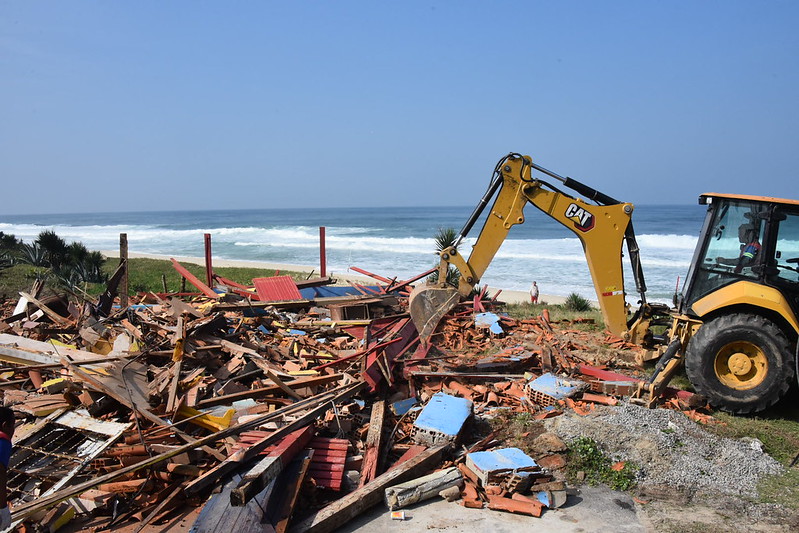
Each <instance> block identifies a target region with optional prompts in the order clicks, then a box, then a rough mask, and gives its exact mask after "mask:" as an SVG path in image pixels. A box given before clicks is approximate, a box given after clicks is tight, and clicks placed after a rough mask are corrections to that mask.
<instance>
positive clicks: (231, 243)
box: [0, 223, 697, 299]
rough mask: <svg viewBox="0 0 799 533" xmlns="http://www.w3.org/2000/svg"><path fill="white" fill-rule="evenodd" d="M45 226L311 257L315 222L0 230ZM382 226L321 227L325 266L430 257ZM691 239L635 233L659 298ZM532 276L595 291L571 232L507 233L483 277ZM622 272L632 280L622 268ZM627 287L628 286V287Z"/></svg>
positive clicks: (411, 270)
mask: <svg viewBox="0 0 799 533" xmlns="http://www.w3.org/2000/svg"><path fill="white" fill-rule="evenodd" d="M46 229H49V230H53V231H55V232H56V233H57V234H58V235H60V236H61V237H62V238H64V239H65V240H66V241H68V242H70V241H73V240H75V241H80V242H83V243H84V244H85V245H86V246H88V247H89V248H91V249H114V248H116V247H117V246H118V243H119V234H120V233H126V234H127V238H128V243H129V247H130V250H131V252H140V253H155V254H164V255H170V254H172V255H201V254H202V247H203V234H205V233H210V234H211V235H212V240H213V250H214V255H215V256H217V257H219V258H224V259H245V260H252V261H273V262H281V263H289V264H316V263H317V261H318V248H319V228H318V227H317V226H307V225H297V226H272V227H258V226H255V225H252V224H246V223H245V224H243V225H241V226H228V227H222V228H210V227H201V228H190V227H189V228H180V227H178V228H174V227H172V228H167V227H160V226H158V225H155V224H132V225H122V224H114V225H67V224H55V225H39V224H12V223H0V231H3V232H4V233H10V234H14V235H15V236H17V237H18V238H21V239H23V240H24V241H26V242H30V241H33V240H34V239H35V238H36V236H37V235H38V234H39V233H40V232H41V231H43V230H46ZM389 231H392V230H391V228H382V229H380V228H363V227H349V226H345V225H341V226H328V227H327V228H326V236H325V240H326V248H327V254H328V265H329V268H330V269H331V270H332V269H336V270H338V271H339V272H340V271H342V270H346V268H347V267H349V266H353V265H354V266H360V267H362V268H366V269H367V270H370V271H373V272H376V273H379V274H381V275H387V276H392V277H393V276H398V277H400V278H403V277H405V278H406V277H410V276H412V275H415V274H419V273H420V272H423V271H424V270H427V269H429V268H430V267H432V266H433V265H434V264H435V263H436V261H437V259H436V256H435V253H434V251H435V243H434V239H433V238H422V237H414V236H404V235H390V236H387V235H386V233H387V232H389ZM431 233H432V232H431ZM553 237H554V236H553ZM696 242H697V238H696V237H694V236H690V235H655V234H643V235H639V236H638V243H639V246H640V248H641V259H642V264H643V267H644V270H645V273H646V275H647V281H648V284H649V287H650V291H651V292H652V293H655V294H657V295H660V298H661V299H662V298H666V297H668V295H670V294H671V292H673V290H674V284H675V282H676V278H677V276H684V274H685V272H686V271H687V269H688V266H689V264H690V261H691V256H692V255H693V250H694V248H695V246H696ZM474 243H475V239H474V238H470V239H466V240H465V242H464V243H462V244H461V247H460V249H461V252H462V253H464V254H466V255H468V254H469V253H470V251H471V249H472V246H473V245H474ZM533 279H535V280H537V281H538V283H539V286H541V291H542V292H543V293H546V294H553V295H566V294H568V293H570V292H578V293H580V294H583V295H586V296H591V297H593V294H594V290H593V285H592V284H591V279H590V276H589V274H588V267H587V265H586V262H585V256H584V254H583V248H582V245H581V243H580V241H579V240H578V239H577V238H575V237H566V238H564V237H561V236H557V237H554V238H550V239H546V238H543V239H540V238H536V239H529V238H528V239H518V238H516V239H513V238H511V239H507V240H506V241H505V242H504V243H503V244H502V246H501V247H500V249H499V251H498V252H497V254H496V257H495V259H494V261H493V262H492V263H491V265H490V266H489V268H488V270H487V271H486V274H485V276H484V277H483V280H482V282H483V283H484V284H488V285H490V286H492V287H503V288H506V289H509V290H527V289H528V288H529V285H530V282H531V281H532V280H533ZM626 279H627V280H631V274H630V272H629V268H628V269H627V273H626ZM627 290H628V292H633V291H632V288H631V286H628V288H627Z"/></svg>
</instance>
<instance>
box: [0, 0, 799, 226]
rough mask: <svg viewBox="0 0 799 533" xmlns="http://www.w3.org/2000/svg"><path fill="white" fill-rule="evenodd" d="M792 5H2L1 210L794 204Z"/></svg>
mask: <svg viewBox="0 0 799 533" xmlns="http://www.w3.org/2000/svg"><path fill="white" fill-rule="evenodd" d="M798 23H799V3H796V2H788V1H783V2H780V1H764V2H754V1H751V2H736V1H669V2H648V1H630V2H622V1H607V2H598V1H585V2H581V1H562V2H552V1H546V2H544V1H527V2H489V1H482V2H454V1H453V2H424V3H422V2H412V1H409V2H381V1H370V2H352V1H340V2H310V1H307V2H300V1H298V2H285V1H282V2H271V1H263V2H244V1H240V2H199V1H198V2H188V1H185V2H150V1H138V2H111V1H104V2H89V1H84V2H23V1H15V2H7V1H0V100H1V101H2V105H1V106H0V176H2V183H3V196H4V200H5V201H4V202H3V208H2V209H3V211H5V212H6V213H9V214H11V213H14V214H22V213H42V212H81V211H100V212H102V211H113V210H125V211H131V210H155V209H158V210H162V209H181V210H183V209H234V208H258V207H270V208H271V207H298V208H299V207H303V206H313V207H318V206H331V207H338V206H342V207H345V206H355V205H373V206H392V205H400V206H408V205H430V206H435V205H474V204H475V203H476V202H477V200H478V199H479V197H480V195H481V194H482V193H483V191H484V189H485V187H486V185H487V182H488V179H489V177H490V174H491V171H492V170H493V167H494V164H495V163H496V161H497V160H498V159H499V158H500V157H501V156H503V155H505V154H507V153H508V152H511V151H513V152H522V153H525V154H530V155H532V156H533V158H534V159H535V160H536V162H537V163H538V164H540V165H542V166H544V167H546V168H549V169H551V170H553V171H555V172H558V173H559V174H561V175H568V176H571V177H573V178H575V179H578V180H580V181H583V182H585V183H587V184H589V185H592V186H594V187H595V188H597V189H599V190H602V191H603V192H605V193H607V194H609V195H611V196H613V197H616V198H619V199H622V200H625V201H632V202H635V203H639V204H652V203H683V204H685V203H694V202H695V201H696V198H697V196H698V195H699V193H701V192H708V191H713V192H731V193H746V194H761V195H769V196H780V197H788V198H791V197H793V198H796V197H799V194H797V190H796V186H795V183H796V173H797V168H799V150H797V147H796V144H797V142H796V141H797V133H798V131H797V130H798V128H797V125H799V98H798V96H799V68H798V67H799V32H797V31H796V28H797V26H798Z"/></svg>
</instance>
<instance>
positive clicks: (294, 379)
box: [0, 254, 708, 532]
mask: <svg viewBox="0 0 799 533" xmlns="http://www.w3.org/2000/svg"><path fill="white" fill-rule="evenodd" d="M173 264H174V267H175V269H177V270H178V271H179V272H180V273H181V275H182V276H183V277H184V278H186V279H187V280H188V282H189V283H190V284H191V285H193V286H194V287H195V288H196V292H194V293H184V294H179V295H178V294H167V293H160V294H156V293H142V294H139V295H138V296H137V297H135V298H131V299H130V301H127V297H125V298H124V299H122V301H121V302H120V300H119V299H116V295H117V292H118V287H119V286H120V283H123V284H124V275H125V266H126V263H125V261H124V259H123V260H122V261H121V264H120V269H119V270H118V271H117V274H115V275H114V276H113V277H112V279H111V281H110V282H109V284H108V288H107V290H106V292H105V293H103V294H102V295H101V296H100V298H99V299H98V300H97V301H92V302H82V303H79V302H77V301H70V300H69V299H67V298H65V297H49V298H40V295H39V294H37V292H38V287H36V286H34V288H33V289H32V290H31V291H30V292H26V293H22V294H21V297H20V299H19V300H18V301H16V302H7V305H6V308H5V309H4V310H3V317H4V318H3V320H2V321H0V360H2V361H3V368H2V375H1V376H0V378H2V381H0V387H1V389H2V391H3V402H4V405H6V406H9V407H11V408H12V409H13V410H14V411H15V413H16V416H17V419H18V421H19V424H18V429H17V433H16V435H15V442H14V446H15V452H14V454H13V456H12V460H11V463H10V465H9V472H8V490H9V495H10V500H9V501H10V502H11V507H12V519H13V520H14V522H15V523H17V524H19V523H26V524H28V525H31V526H33V527H34V529H40V530H49V531H54V530H56V529H58V528H59V527H61V526H62V525H64V524H66V523H68V522H70V520H73V519H75V518H78V519H83V520H87V521H89V522H91V523H92V524H93V527H98V528H109V527H114V526H116V525H122V524H136V525H137V526H136V527H137V529H138V530H141V529H143V528H145V527H147V526H148V525H153V524H164V523H168V522H169V521H171V520H174V519H175V518H176V517H178V516H181V515H184V514H185V512H186V510H187V509H196V510H197V512H196V513H195V517H194V518H193V519H192V531H197V532H201V531H209V532H210V531H218V530H219V529H220V527H221V525H224V527H225V528H226V529H227V530H231V531H238V532H243V531H264V530H274V531H332V530H334V529H336V528H337V527H339V526H341V525H342V524H344V523H346V522H347V521H348V520H350V519H351V518H353V517H355V516H357V515H358V514H360V513H362V512H363V511H364V510H366V509H368V508H370V507H372V506H374V505H381V504H384V505H386V507H387V508H388V509H389V510H391V511H392V512H395V513H396V518H397V519H402V518H403V516H404V515H403V512H402V509H403V508H405V507H407V506H408V505H411V504H413V503H416V502H419V501H422V500H424V499H427V498H431V497H439V495H441V496H443V497H445V498H446V499H447V500H449V501H458V502H460V504H461V505H463V506H465V507H472V508H483V507H487V508H490V509H494V510H499V511H507V512H513V513H522V514H525V515H530V516H532V517H538V516H541V514H542V513H543V512H545V510H546V509H548V508H557V507H559V506H561V505H563V503H564V502H565V500H566V491H565V489H566V485H565V483H564V476H563V468H564V466H565V463H566V458H565V455H564V451H565V447H563V446H562V443H560V444H561V445H560V446H554V447H552V449H551V450H550V451H549V452H548V453H543V454H541V455H539V456H536V457H532V456H530V455H528V454H527V453H525V452H524V451H522V450H520V449H518V448H516V447H511V446H506V445H504V444H503V443H502V442H501V441H499V440H497V439H496V435H495V434H494V433H491V432H488V433H487V434H486V433H485V432H481V431H480V430H479V429H478V428H477V427H476V426H477V425H476V423H475V418H476V417H492V416H493V417H495V416H497V415H498V414H499V413H526V414H528V415H529V416H530V417H532V418H533V419H541V420H543V419H547V418H551V417H555V416H557V415H558V414H560V413H562V412H564V411H573V412H576V413H577V414H583V415H585V414H589V413H591V412H592V411H593V410H594V409H595V406H598V405H613V404H615V403H616V402H617V401H619V399H620V398H622V397H624V396H628V395H629V394H630V393H631V392H632V391H633V390H634V389H635V386H636V383H637V381H639V378H636V377H632V376H630V375H627V374H622V373H619V372H618V371H617V370H615V369H612V368H609V367H608V365H607V364H606V363H607V361H586V360H585V359H584V358H581V356H580V353H581V350H583V349H584V344H585V343H586V342H587V341H586V340H585V338H584V334H583V333H582V332H581V331H578V330H576V329H570V328H569V325H568V324H567V325H565V327H560V328H556V327H553V324H552V323H551V322H550V320H549V317H548V314H547V313H546V312H544V313H543V314H542V315H541V316H538V317H534V318H529V319H524V320H517V319H513V318H510V317H508V316H505V315H503V314H502V313H501V302H499V301H498V299H497V296H494V297H493V298H492V297H489V296H488V295H487V291H486V289H483V290H482V292H481V293H479V294H477V295H476V296H474V297H473V299H471V300H469V301H468V302H466V303H461V304H459V305H458V306H457V307H455V308H454V309H453V310H452V311H450V312H449V313H448V314H447V315H446V316H445V317H443V319H442V321H441V323H440V325H439V327H438V329H437V330H436V332H435V333H434V334H433V335H432V336H431V339H430V342H428V343H422V342H420V340H419V335H418V333H417V330H416V327H415V326H414V324H413V323H412V322H411V320H410V318H409V316H408V313H407V298H408V295H409V292H410V289H411V284H413V283H420V280H421V279H422V278H423V277H424V276H425V275H427V274H428V273H424V274H422V275H420V276H419V277H417V278H416V279H411V280H406V281H399V280H396V279H389V278H386V277H382V276H378V275H374V274H370V273H368V272H366V271H364V270H361V269H358V272H360V273H362V274H365V275H369V276H371V277H372V278H373V279H374V280H375V284H374V285H370V286H364V285H357V284H355V285H352V286H346V287H338V286H333V282H334V280H333V279H331V278H330V277H327V276H323V277H321V278H315V279H309V280H306V281H304V282H295V281H293V280H292V279H291V278H290V277H289V276H275V277H271V278H257V279H254V280H253V282H252V285H251V286H247V285H242V284H238V283H235V282H232V281H231V280H227V279H225V278H222V277H219V276H216V275H214V273H213V270H212V267H211V264H210V254H209V257H208V258H207V277H206V280H205V281H201V280H200V279H198V278H197V277H196V276H194V275H192V274H191V273H190V272H188V270H186V269H185V268H184V267H183V266H181V265H180V264H179V263H178V262H177V261H174V260H173ZM123 286H124V285H123ZM12 306H13V308H12ZM605 342H606V344H607V345H608V346H610V347H611V348H612V347H614V346H616V347H625V348H633V347H632V346H630V345H627V343H625V342H624V341H623V340H622V339H619V338H616V337H613V336H608V337H607V338H606V339H605ZM664 401H665V402H666V405H667V406H669V407H671V408H674V409H677V410H681V411H683V412H685V413H686V414H688V415H689V416H691V417H693V418H695V419H707V418H708V417H707V415H704V414H701V413H700V412H699V411H697V410H696V409H697V408H698V407H701V402H698V401H697V399H696V398H694V397H693V396H692V395H691V394H689V393H686V392H684V391H676V390H669V391H667V393H666V396H665V398H664Z"/></svg>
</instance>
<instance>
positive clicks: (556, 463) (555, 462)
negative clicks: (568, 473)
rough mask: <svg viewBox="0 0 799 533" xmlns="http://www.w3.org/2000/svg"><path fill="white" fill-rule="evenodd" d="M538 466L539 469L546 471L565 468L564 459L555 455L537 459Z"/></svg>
mask: <svg viewBox="0 0 799 533" xmlns="http://www.w3.org/2000/svg"><path fill="white" fill-rule="evenodd" d="M538 465H539V466H540V467H541V468H546V469H547V470H558V469H560V468H563V467H565V466H566V459H565V458H564V457H563V455H561V454H559V453H556V454H553V455H547V456H546V457H541V458H539V459H538Z"/></svg>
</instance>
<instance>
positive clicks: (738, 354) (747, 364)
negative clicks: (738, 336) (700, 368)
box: [713, 341, 768, 390]
mask: <svg viewBox="0 0 799 533" xmlns="http://www.w3.org/2000/svg"><path fill="white" fill-rule="evenodd" d="M713 367H714V369H715V371H716V377H718V378H719V381H721V383H722V384H723V385H725V386H727V387H730V388H732V389H736V390H748V389H753V388H755V387H757V386H758V385H760V384H761V383H763V380H764V379H766V374H768V358H767V357H766V354H765V353H763V350H762V349H760V347H759V346H757V345H756V344H753V343H751V342H747V341H736V342H731V343H729V344H727V345H725V346H724V347H722V348H721V350H719V351H718V353H717V354H716V360H715V361H714V363H713Z"/></svg>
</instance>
